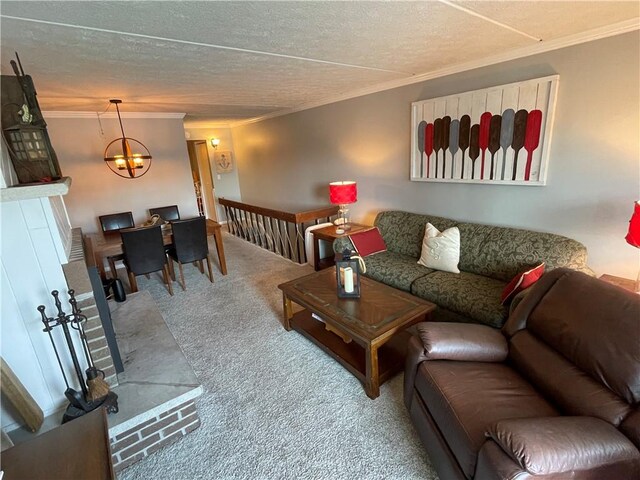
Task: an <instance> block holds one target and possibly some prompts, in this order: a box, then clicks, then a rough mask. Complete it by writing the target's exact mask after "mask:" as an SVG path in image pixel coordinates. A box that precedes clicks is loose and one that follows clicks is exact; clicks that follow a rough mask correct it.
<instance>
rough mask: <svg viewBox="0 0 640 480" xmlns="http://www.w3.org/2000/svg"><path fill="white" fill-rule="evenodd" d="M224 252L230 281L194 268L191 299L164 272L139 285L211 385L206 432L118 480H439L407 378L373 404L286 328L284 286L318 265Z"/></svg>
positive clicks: (249, 250)
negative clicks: (405, 396) (412, 414)
mask: <svg viewBox="0 0 640 480" xmlns="http://www.w3.org/2000/svg"><path fill="white" fill-rule="evenodd" d="M224 244H225V251H226V257H227V266H228V270H229V274H228V275H226V276H223V275H221V274H220V270H219V269H217V268H216V266H217V264H216V266H214V276H215V283H214V284H211V283H210V282H209V280H208V278H207V277H206V275H201V274H200V272H199V271H198V270H197V268H195V267H194V266H192V265H186V266H185V277H186V284H187V290H186V291H184V292H183V291H182V289H181V287H180V286H179V284H178V283H177V282H176V283H174V293H175V294H174V296H173V297H171V296H169V293H168V292H167V290H166V287H165V286H164V285H163V284H162V280H161V277H160V275H159V274H152V275H151V278H150V279H146V278H145V277H144V276H142V277H138V279H139V280H138V285H139V288H140V289H144V290H147V291H149V292H150V293H151V295H152V296H153V298H154V299H155V301H156V303H157V305H158V307H159V309H160V311H161V312H162V314H163V316H164V318H165V320H166V322H167V324H168V326H169V329H170V330H171V332H172V333H173V335H174V336H175V338H176V340H177V342H178V344H179V345H180V347H181V348H182V349H183V351H184V353H185V355H186V357H187V359H188V360H189V362H190V363H191V365H192V366H193V369H194V371H195V373H196V375H197V376H198V379H199V380H200V382H201V383H202V385H203V388H204V394H203V395H202V396H201V397H199V398H198V399H197V401H196V405H197V408H198V411H199V413H200V419H201V421H202V425H201V427H200V428H198V429H197V430H195V431H194V432H192V433H190V434H189V435H187V436H186V437H184V438H183V439H182V440H180V441H179V442H177V443H175V444H173V445H171V446H168V447H165V448H163V449H161V450H160V451H158V452H156V453H154V454H152V455H151V456H149V457H147V458H145V459H144V460H142V461H140V462H138V463H136V464H134V465H133V466H131V467H129V468H127V469H125V470H123V471H122V472H121V473H120V474H119V475H118V478H119V480H137V479H140V480H142V479H145V480H146V479H150V478H153V479H214V478H215V479H217V478H221V479H241V478H242V479H245V478H249V479H300V478H303V479H380V478H388V479H423V480H424V479H437V478H438V477H437V475H436V473H435V470H434V469H433V467H432V466H431V465H430V463H429V460H428V457H427V455H426V452H425V450H424V448H423V447H422V445H421V443H420V440H419V438H418V436H417V434H416V432H415V431H414V428H413V426H412V425H411V423H410V421H409V418H408V413H407V411H406V408H405V407H404V404H403V402H402V374H399V375H398V376H396V377H394V378H393V379H392V380H390V381H389V382H387V383H385V384H384V385H382V387H381V393H380V397H378V398H377V399H376V400H370V399H369V398H368V397H367V396H366V394H365V393H364V390H363V388H362V385H361V384H360V382H358V381H357V380H356V379H355V378H354V377H353V376H352V375H351V374H350V373H349V372H347V370H345V369H344V368H343V367H342V366H341V365H339V364H338V363H337V362H336V361H334V360H333V359H332V358H330V357H329V356H328V355H326V354H325V353H323V352H322V351H321V350H320V349H319V348H318V347H316V346H315V345H313V344H312V343H311V342H309V341H308V340H307V339H305V338H304V337H302V336H301V335H300V334H298V333H296V332H293V331H292V332H287V331H285V330H284V328H283V327H282V325H281V324H280V317H281V315H282V296H281V292H280V290H278V288H277V285H278V284H280V283H282V282H285V281H288V280H291V279H293V278H296V277H299V276H302V275H305V274H308V273H311V272H312V269H311V267H309V266H300V265H297V264H294V263H292V262H290V261H288V260H285V259H283V258H282V257H278V256H276V255H275V254H272V253H270V252H267V251H266V250H263V249H261V248H259V247H257V246H254V245H252V244H249V243H247V242H244V241H243V240H240V239H238V238H236V237H233V236H230V235H225V237H224ZM212 252H214V255H213V256H214V257H215V247H214V248H213V249H212ZM216 261H217V259H216ZM120 277H121V278H123V277H126V275H120Z"/></svg>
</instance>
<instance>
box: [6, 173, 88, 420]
mask: <svg viewBox="0 0 640 480" xmlns="http://www.w3.org/2000/svg"><path fill="white" fill-rule="evenodd" d="M3 163H4V162H3ZM5 173H6V172H5V171H4V169H3V186H4V185H6V183H8V182H6V180H8V179H7V177H6V176H5V175H4V174H5ZM70 185H71V179H70V178H69V177H65V178H63V179H61V180H60V181H58V182H54V183H49V184H43V185H35V186H16V187H10V188H1V189H0V200H1V202H0V216H1V223H0V225H1V230H0V235H1V239H2V242H1V248H0V264H1V267H2V268H1V271H0V294H1V312H0V328H1V333H2V335H1V347H0V353H1V354H2V358H3V359H4V360H5V361H6V362H7V364H8V365H9V366H10V367H11V368H12V369H13V371H14V372H15V374H16V376H17V377H18V378H19V379H20V381H21V382H22V383H23V384H24V386H25V387H26V389H27V390H28V391H29V393H30V394H31V395H32V396H33V397H34V399H35V401H36V402H37V403H38V405H39V406H40V407H41V408H42V410H43V411H44V414H45V416H47V415H50V414H52V413H54V412H55V411H56V410H59V409H60V408H62V407H63V406H64V405H65V403H67V402H66V399H65V397H64V390H65V388H66V386H65V384H64V380H63V378H62V375H61V373H60V368H59V366H58V362H57V360H56V357H55V354H54V351H53V348H52V346H51V342H50V340H49V337H48V335H47V334H46V333H44V332H43V330H42V329H43V325H42V321H41V319H40V315H39V313H38V311H37V310H36V308H37V307H38V305H41V304H44V305H45V306H46V307H47V314H48V316H52V315H55V313H56V310H55V305H54V303H53V298H52V296H51V293H50V292H51V291H52V290H58V291H60V292H61V293H62V294H61V299H62V303H63V309H64V310H65V311H67V312H68V311H69V310H70V306H69V304H68V303H67V301H66V300H67V294H66V291H67V289H68V287H67V282H66V279H65V276H64V273H63V270H62V265H63V264H65V263H67V262H68V259H69V254H70V249H71V225H70V222H69V218H68V216H67V211H66V208H65V205H64V199H63V195H65V194H66V193H67V192H68V191H69V186H70ZM55 330H60V329H55ZM55 330H54V331H53V332H52V333H54V336H56V337H57V338H56V340H59V341H60V343H58V346H59V347H63V350H61V355H60V356H61V360H62V361H63V365H64V367H65V370H66V372H67V378H68V379H69V381H70V384H71V386H72V387H73V388H79V386H78V385H75V383H77V381H76V380H75V375H73V373H72V372H73V370H72V364H71V360H70V359H69V358H68V357H69V355H68V354H66V347H64V345H65V344H64V340H63V337H62V333H61V332H56V331H55ZM77 348H82V347H81V346H80V345H79V344H78V345H77ZM78 351H81V350H78ZM22 423H23V422H22V420H21V419H20V417H18V416H17V415H15V414H14V412H12V411H11V409H10V407H9V406H7V405H5V404H4V402H3V405H2V429H3V430H12V429H14V428H16V427H18V426H19V425H20V424H22Z"/></svg>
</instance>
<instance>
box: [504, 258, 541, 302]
mask: <svg viewBox="0 0 640 480" xmlns="http://www.w3.org/2000/svg"><path fill="white" fill-rule="evenodd" d="M543 273H544V262H542V263H541V264H540V265H538V266H537V267H534V268H532V269H531V270H527V271H526V272H523V273H519V274H518V275H516V276H515V277H513V280H511V281H510V282H509V284H508V285H507V286H506V287H504V290H503V291H502V297H501V298H500V301H501V303H502V305H508V304H509V303H510V302H511V300H513V297H515V296H516V295H517V294H518V293H520V292H521V291H522V290H524V289H525V288H529V287H530V286H531V285H533V284H534V283H536V282H537V281H538V280H539V279H540V277H541V276H542V274H543Z"/></svg>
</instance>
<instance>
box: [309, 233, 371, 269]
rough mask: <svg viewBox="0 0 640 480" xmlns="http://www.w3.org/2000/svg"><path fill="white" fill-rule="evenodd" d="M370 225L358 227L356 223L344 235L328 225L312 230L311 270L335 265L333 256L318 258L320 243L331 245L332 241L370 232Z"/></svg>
mask: <svg viewBox="0 0 640 480" xmlns="http://www.w3.org/2000/svg"><path fill="white" fill-rule="evenodd" d="M372 228H374V227H372V226H370V225H360V224H358V223H352V224H351V230H349V231H348V232H345V233H341V234H339V233H336V227H335V225H329V226H327V227H323V228H318V229H317V230H313V232H312V233H313V268H314V269H315V270H316V272H317V271H318V270H322V269H324V268H329V267H332V266H334V265H335V264H336V262H335V260H334V257H333V255H329V256H328V257H326V258H320V241H321V240H322V241H325V242H329V243H331V244H333V241H334V240H335V239H337V238H342V237H347V236H349V235H353V234H354V233H358V232H366V231H367V230H371V229H372Z"/></svg>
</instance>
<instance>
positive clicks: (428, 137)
mask: <svg viewBox="0 0 640 480" xmlns="http://www.w3.org/2000/svg"><path fill="white" fill-rule="evenodd" d="M432 153H433V123H427V128H425V129H424V154H425V155H426V156H427V177H428V176H429V159H430V158H431V154H432Z"/></svg>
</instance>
